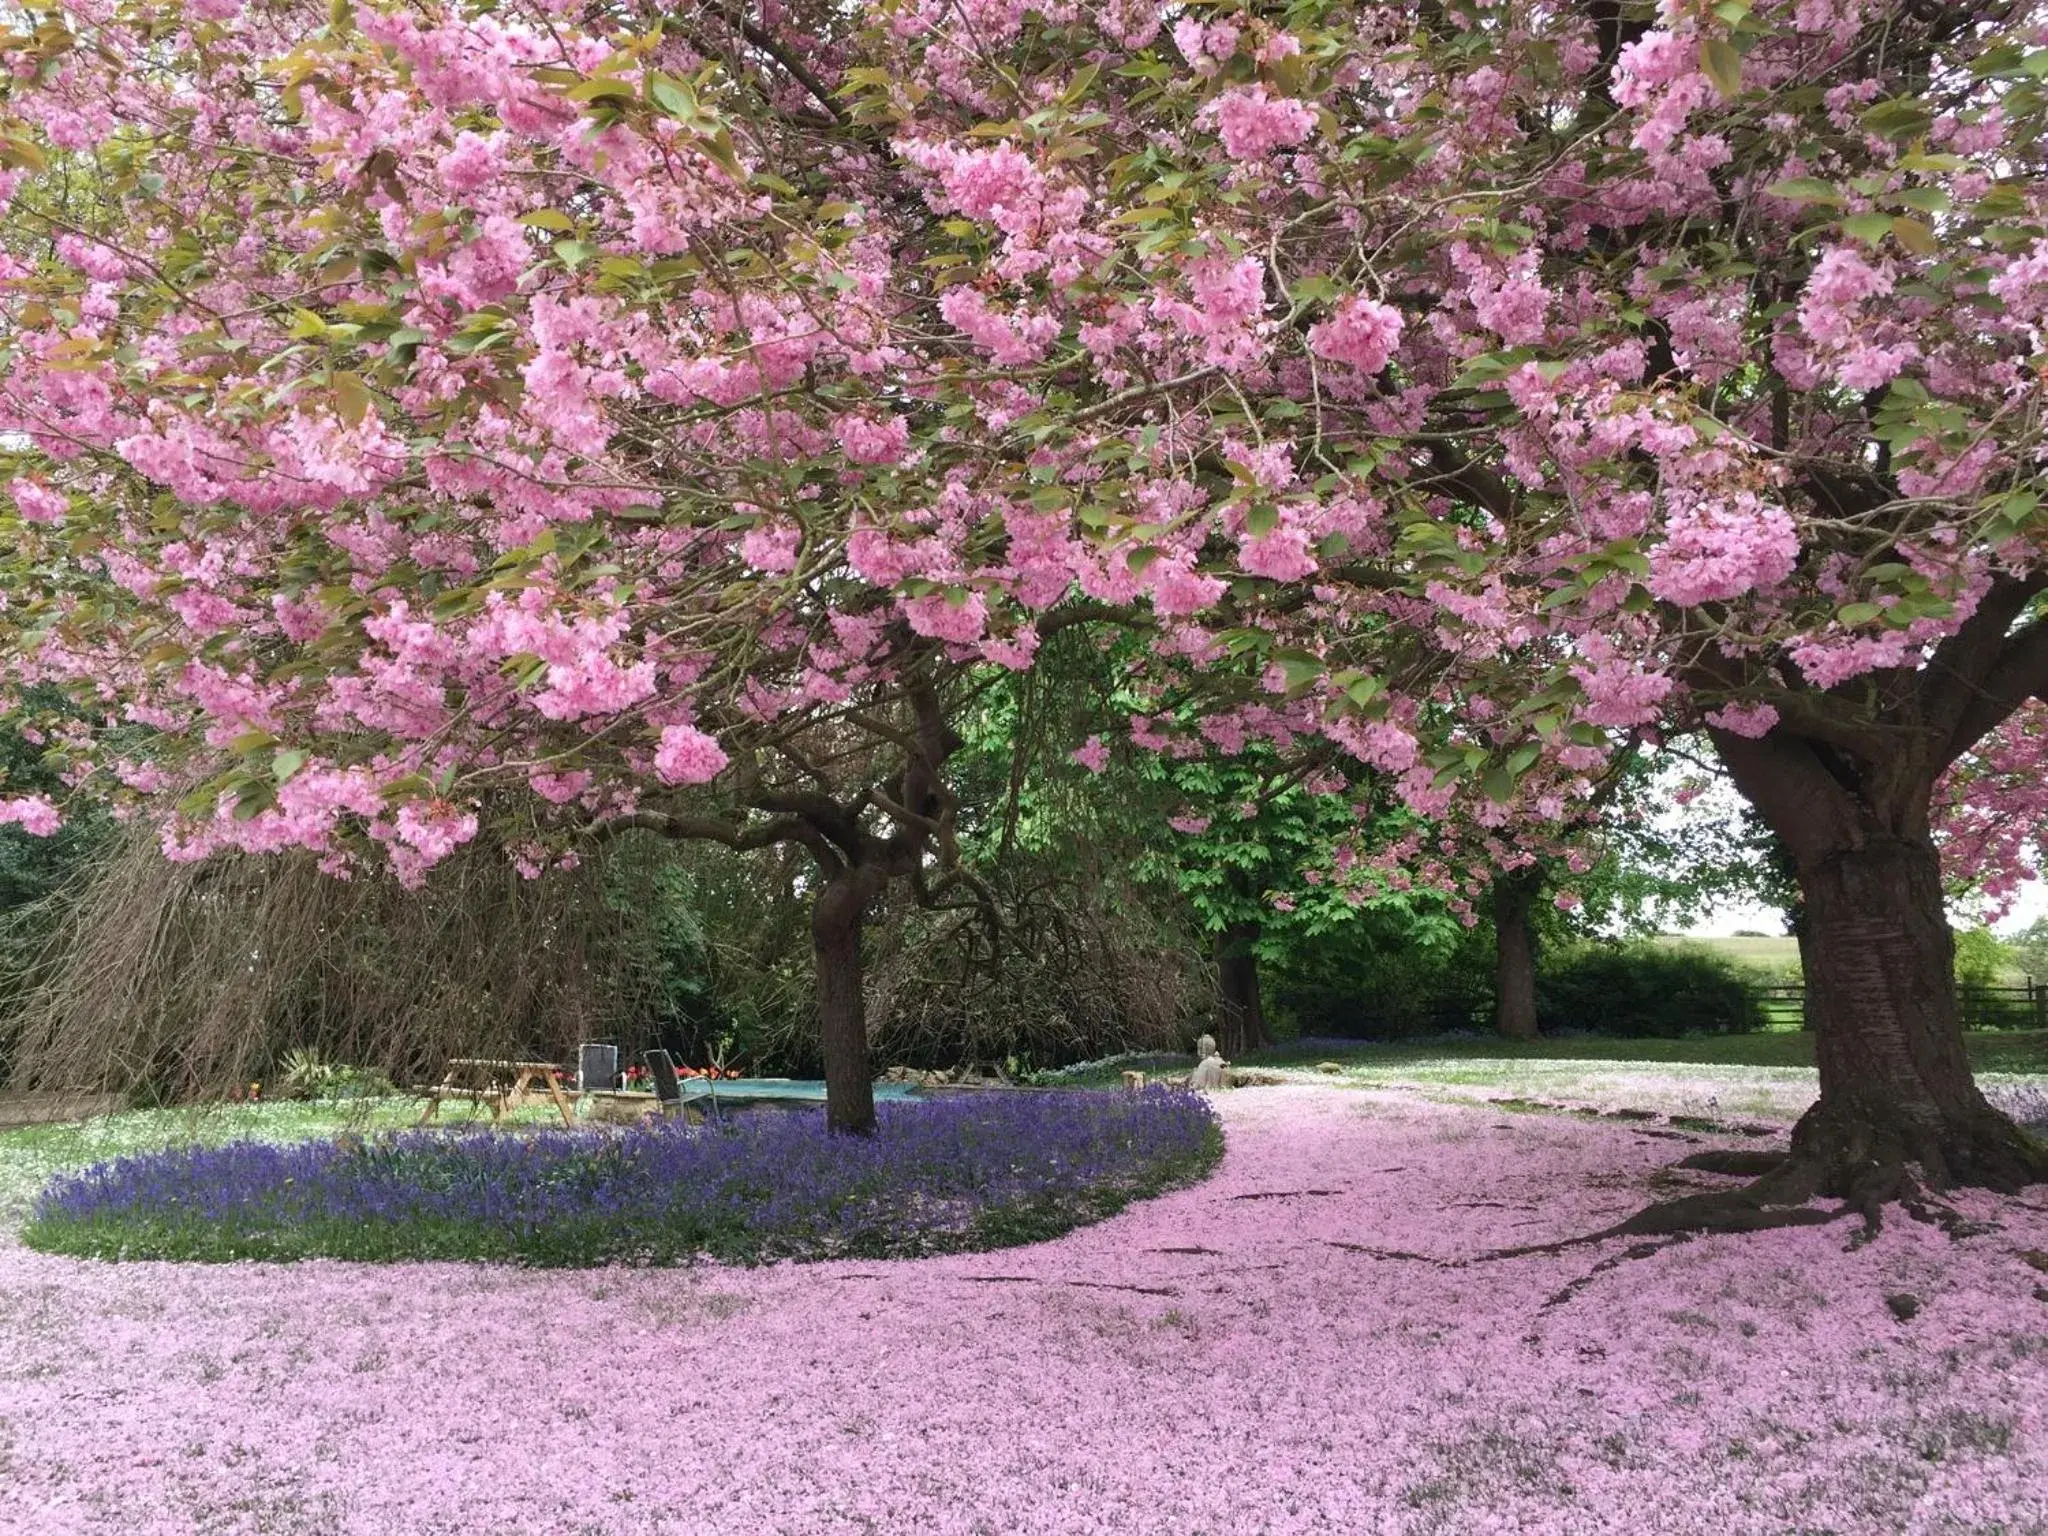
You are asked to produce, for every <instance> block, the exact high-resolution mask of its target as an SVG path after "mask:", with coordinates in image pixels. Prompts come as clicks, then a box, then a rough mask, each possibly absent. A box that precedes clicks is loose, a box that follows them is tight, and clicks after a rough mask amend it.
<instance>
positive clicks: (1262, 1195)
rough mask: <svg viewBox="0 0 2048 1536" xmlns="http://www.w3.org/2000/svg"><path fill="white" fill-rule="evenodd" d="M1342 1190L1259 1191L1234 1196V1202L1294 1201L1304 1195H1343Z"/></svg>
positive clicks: (1232, 1197)
mask: <svg viewBox="0 0 2048 1536" xmlns="http://www.w3.org/2000/svg"><path fill="white" fill-rule="evenodd" d="M1343 1193H1344V1191H1343V1190H1341V1189H1259V1190H1254V1191H1252V1193H1250V1194H1248V1195H1232V1196H1231V1197H1230V1198H1231V1199H1233V1200H1292V1199H1295V1198H1296V1197H1298V1196H1302V1195H1341V1194H1343Z"/></svg>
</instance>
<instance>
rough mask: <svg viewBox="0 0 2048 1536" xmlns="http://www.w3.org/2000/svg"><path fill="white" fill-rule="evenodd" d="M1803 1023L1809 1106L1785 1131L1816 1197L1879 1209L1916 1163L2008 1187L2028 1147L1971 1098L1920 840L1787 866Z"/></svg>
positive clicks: (1950, 969)
mask: <svg viewBox="0 0 2048 1536" xmlns="http://www.w3.org/2000/svg"><path fill="white" fill-rule="evenodd" d="M1799 886H1800V890H1801V892H1802V894H1803V895H1804V896H1805V917H1806V931H1805V933H1804V934H1803V935H1802V936H1801V943H1800V953H1801V959H1802V962H1803V964H1804V966H1805V968H1806V1018H1807V1025H1808V1027H1809V1028H1810V1029H1811V1030H1812V1031H1813V1036H1814V1058H1815V1062H1816V1065H1818V1067H1819V1068H1820V1101H1819V1102H1818V1103H1817V1104H1815V1105H1814V1107H1813V1108H1812V1109H1811V1110H1810V1111H1808V1113H1807V1114H1806V1116H1805V1117H1804V1118H1803V1119H1802V1120H1801V1121H1800V1122H1799V1125H1798V1128H1797V1130H1796V1131H1795V1132H1794V1134H1793V1153H1794V1159H1795V1161H1806V1162H1810V1163H1811V1164H1813V1165H1814V1167H1815V1168H1816V1169H1818V1170H1820V1171H1821V1178H1820V1192H1825V1193H1832V1194H1839V1195H1845V1196H1849V1197H1851V1198H1856V1199H1859V1200H1860V1201H1861V1200H1870V1199H1872V1198H1874V1199H1878V1200H1882V1199H1885V1198H1887V1197H1888V1196H1889V1194H1890V1193H1891V1191H1890V1190H1889V1189H1887V1188H1885V1187H1884V1186H1885V1185H1886V1184H1887V1183H1888V1182H1890V1183H1894V1184H1895V1183H1896V1179H1897V1174H1898V1171H1899V1170H1901V1169H1903V1168H1904V1167H1906V1166H1907V1165H1912V1164H1917V1165H1918V1166H1919V1167H1920V1168H1921V1169H1922V1170H1923V1171H1924V1173H1925V1176H1926V1177H1927V1178H1928V1180H1929V1181H1930V1182H1932V1183H1934V1184H1935V1185H1937V1186H1940V1185H1948V1184H1971V1185H1983V1186H1988V1187H1990V1188H1994V1189H2016V1188H2018V1187H2020V1186H2021V1185H2024V1184H2025V1183H2027V1182H2029V1180H2030V1179H2032V1178H2035V1177H2039V1176H2040V1173H2041V1169H2042V1165H2041V1162H2040V1151H2039V1149H2038V1148H2036V1147H2034V1146H2033V1145H2032V1144H2031V1143H2030V1142H2029V1140H2028V1139H2027V1138H2026V1137H2025V1136H2024V1135H2022V1133H2020V1132H2019V1131H2018V1130H2017V1129H2016V1128H2015V1127H2014V1126H2013V1124H2012V1122H2011V1121H2010V1120H2008V1119H2007V1118H2006V1117H2005V1116H2004V1115H2002V1114H2000V1113H1998V1112H1997V1111H1996V1110H1994V1109H1992V1108H1991V1106H1990V1105H1989V1104H1987V1103H1986V1102H1985V1100H1984V1096H1983V1095H1982V1094H1981V1093H1979V1092H1978V1091H1977V1085H1976V1083H1975V1081H1974V1080H1973V1079H1972V1077H1971V1074H1970V1063H1969V1058H1968V1057H1967V1056H1966V1055H1965V1054H1964V1052H1963V1035H1962V1022H1961V1014H1960V1012H1959V1010H1958V1007H1957V1001H1956V983H1955V948H1954V941H1953V940H1952V938H1951V937H1950V934H1949V927H1948V916H1947V913H1946V910H1945V908H1944V904H1943V900H1942V890H1941V866H1940V861H1939V857H1938V855H1937V854H1936V852H1935V849H1934V845H1933V843H1932V842H1931V841H1930V840H1929V839H1928V838H1926V837H1925V836H1921V837H1918V838H1906V837H1892V836H1873V837H1870V838H1868V839H1867V840H1865V841H1864V842H1863V843H1862V844H1861V845H1860V846H1847V847H1834V848H1828V849H1824V850H1821V851H1819V852H1818V853H1816V854H1809V855H1808V856H1807V857H1805V858H1802V859H1801V860H1800V861H1799Z"/></svg>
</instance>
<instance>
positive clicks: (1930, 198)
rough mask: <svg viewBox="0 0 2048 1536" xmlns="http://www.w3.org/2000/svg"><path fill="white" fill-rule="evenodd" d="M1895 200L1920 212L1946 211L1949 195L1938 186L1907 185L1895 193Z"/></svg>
mask: <svg viewBox="0 0 2048 1536" xmlns="http://www.w3.org/2000/svg"><path fill="white" fill-rule="evenodd" d="M1896 200H1897V201H1898V202H1899V203H1901V204H1903V205H1904V206H1906V207H1908V208H1917V209H1919V210H1920V211H1921V212H1922V213H1947V212H1948V210H1949V196H1948V194H1947V193H1946V192H1944V191H1942V190H1941V188H1939V187H1908V188H1906V190H1905V191H1903V192H1900V193H1899V194H1898V195H1897V199H1896Z"/></svg>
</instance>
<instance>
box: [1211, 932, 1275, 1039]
mask: <svg viewBox="0 0 2048 1536" xmlns="http://www.w3.org/2000/svg"><path fill="white" fill-rule="evenodd" d="M1258 942H1259V925H1258V924H1257V923H1232V924H1231V925H1230V926H1229V927H1228V928H1225V929H1224V930H1223V932H1221V933H1219V934H1218V935H1217V936H1216V1039H1217V1049H1218V1050H1220V1051H1221V1052H1222V1053H1223V1056H1224V1059H1225V1060H1228V1061H1235V1060H1237V1058H1238V1057H1240V1056H1242V1055H1244V1053H1245V1052H1247V1051H1253V1050H1257V1049H1258V1048H1259V1047H1260V1046H1262V1045H1265V1044H1266V1043H1267V1037H1266V1010H1265V1007H1264V1005H1263V1004H1262V1002H1261V1001H1260V998H1259V956H1258V948H1257V946H1258Z"/></svg>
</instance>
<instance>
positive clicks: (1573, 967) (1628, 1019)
mask: <svg viewBox="0 0 2048 1536" xmlns="http://www.w3.org/2000/svg"><path fill="white" fill-rule="evenodd" d="M1536 1017H1537V1023H1538V1026H1539V1027H1540V1028H1541V1029H1542V1030H1543V1031H1544V1033H1546V1034H1551V1033H1573V1032H1579V1033H1588V1034H1599V1035H1632V1036H1641V1035H1659V1036H1672V1035H1686V1034H1730V1035H1733V1034H1747V1033H1748V1032H1750V1031H1751V1030H1756V1029H1762V1028H1763V1027H1764V1025H1765V1023H1766V1019H1765V1014H1764V1007H1763V1003H1762V1000H1761V999H1760V998H1759V996H1758V994H1757V989H1756V985H1755V983H1754V982H1753V981H1752V980H1750V979H1749V978H1747V977H1745V976H1744V975H1743V974H1742V973H1741V971H1739V970H1738V969H1737V968H1736V967H1735V966H1734V965H1732V964H1730V963H1729V962H1728V961H1727V960H1724V959H1722V958H1721V957H1720V956H1719V955H1716V954H1712V953H1710V952H1709V951H1706V950H1703V949H1693V948H1689V947H1686V946H1683V945H1664V944H1655V943H1649V942H1637V943H1630V944H1588V945H1583V946H1580V947H1577V948H1574V949H1570V950H1566V951H1564V952H1563V953H1561V954H1558V955H1555V956H1552V957H1546V962H1545V964H1544V967H1543V970H1542V973H1541V974H1540V975H1539V976H1538V977H1537V981H1536Z"/></svg>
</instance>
